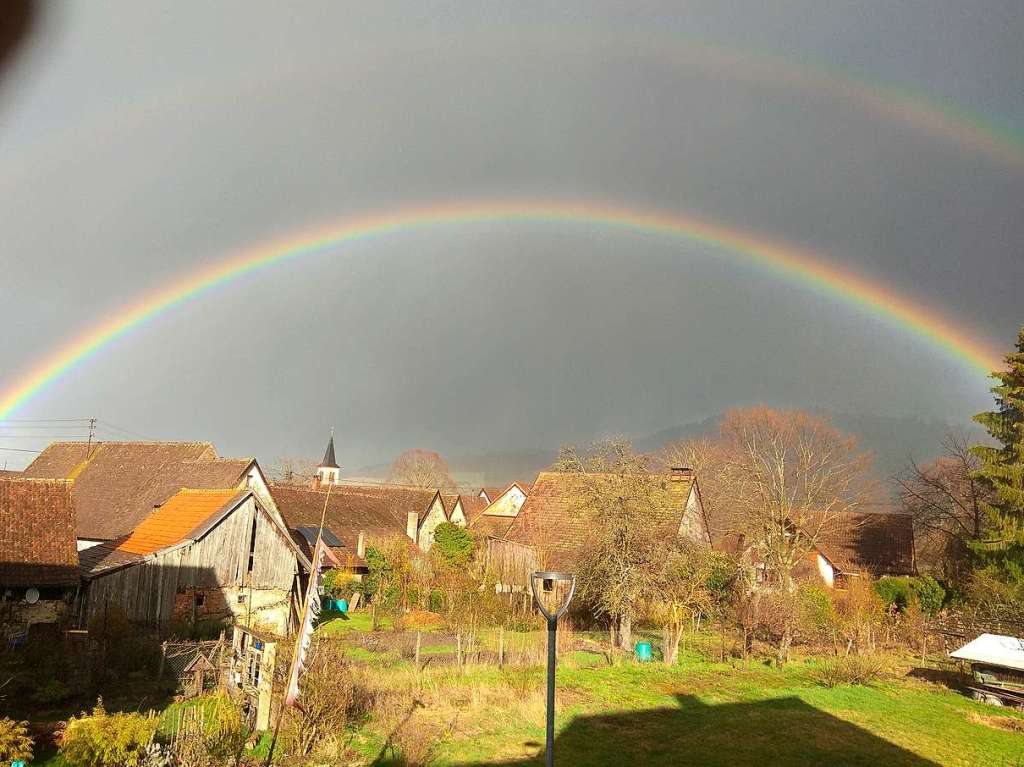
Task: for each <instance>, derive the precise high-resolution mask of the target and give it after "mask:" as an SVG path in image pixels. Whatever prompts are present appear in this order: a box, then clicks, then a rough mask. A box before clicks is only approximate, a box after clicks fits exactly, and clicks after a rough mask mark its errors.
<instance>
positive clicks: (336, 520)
mask: <svg viewBox="0 0 1024 767" xmlns="http://www.w3.org/2000/svg"><path fill="white" fill-rule="evenodd" d="M270 494H271V495H272V496H273V498H274V503H275V504H276V505H277V508H278V510H279V511H280V512H281V516H282V517H283V518H284V521H285V524H286V525H287V526H288V528H289V529H292V530H294V529H295V528H297V527H300V526H303V525H309V526H313V527H317V526H319V524H320V517H321V514H322V513H323V508H324V501H325V500H327V518H326V521H325V523H324V524H325V526H326V527H328V528H330V529H331V531H332V532H333V533H334V534H335V535H337V536H338V538H339V539H340V540H341V542H342V543H343V544H344V547H345V548H346V549H348V550H349V551H352V552H354V551H355V550H356V542H357V539H358V536H359V533H360V532H364V533H366V542H367V545H373V543H374V542H379V541H382V540H384V539H386V538H389V537H393V536H402V537H406V532H405V531H406V521H407V519H408V514H409V512H415V513H416V515H417V519H420V518H421V517H422V515H423V514H424V513H425V511H426V509H428V508H429V506H430V504H431V502H432V501H433V500H434V496H435V495H436V491H434V490H426V489H423V488H411V487H396V486H390V485H335V486H333V487H331V488H330V498H329V499H328V495H327V488H326V487H321V488H315V489H314V488H302V487H294V486H287V485H272V486H271V488H270ZM410 543H411V541H410ZM336 553H338V552H336ZM339 556H340V554H339Z"/></svg>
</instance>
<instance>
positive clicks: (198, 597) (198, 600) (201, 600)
mask: <svg viewBox="0 0 1024 767" xmlns="http://www.w3.org/2000/svg"><path fill="white" fill-rule="evenodd" d="M192 603H193V604H194V605H195V606H196V607H202V606H203V605H205V604H206V594H198V593H197V594H194V595H193V597H192Z"/></svg>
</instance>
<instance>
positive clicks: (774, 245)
mask: <svg viewBox="0 0 1024 767" xmlns="http://www.w3.org/2000/svg"><path fill="white" fill-rule="evenodd" d="M516 221H522V222H532V223H551V224H577V225H587V226H595V227H604V228H607V229H611V230H616V229H617V230H627V231H634V232H646V233H650V234H656V235H663V236H667V237H674V238H681V239H685V240H690V241H696V242H699V243H703V244H705V245H710V246H713V247H714V248H715V250H716V252H717V253H718V254H720V255H721V256H722V257H725V258H731V259H732V260H735V261H737V262H740V263H745V264H748V265H751V266H758V267H761V268H763V269H765V270H767V271H769V272H772V273H774V274H776V275H778V276H779V277H781V278H784V279H787V280H789V281H791V282H796V283H800V284H803V285H806V286H807V287H809V288H812V289H814V290H816V291H819V292H822V293H826V294H829V295H832V296H834V297H836V298H838V299H840V300H842V301H843V302H845V303H847V304H850V305H853V306H856V307H859V308H861V309H864V310H867V311H868V312H870V313H871V314H873V315H876V316H879V317H882V318H885V319H887V320H889V321H890V322H891V323H892V324H894V325H896V326H898V327H900V328H902V329H903V330H906V331H910V332H913V333H914V334H916V335H917V336H919V337H920V338H922V339H924V340H927V341H928V342H930V343H931V344H932V345H933V346H935V347H937V348H939V349H941V350H943V351H944V352H946V353H947V354H948V355H950V356H952V357H953V358H955V359H957V360H958V361H959V362H960V363H962V364H965V365H966V366H967V367H968V368H969V369H970V370H972V371H973V372H976V373H988V372H989V371H991V370H993V369H995V368H996V367H998V366H999V355H998V354H997V353H996V351H995V350H994V348H993V347H992V346H991V345H990V344H988V343H987V342H986V341H984V340H983V339H981V338H978V337H976V336H974V335H972V334H971V333H969V332H966V331H965V330H963V329H962V328H960V327H958V326H957V325H956V324H955V323H954V322H952V321H951V320H949V319H947V318H945V317H943V316H941V315H940V314H939V313H937V312H935V311H933V310H931V309H929V308H927V307H924V306H922V305H921V304H919V303H917V302H915V301H913V300H912V299H910V298H908V297H907V296H904V295H901V294H899V293H897V292H895V291H893V290H891V289H890V288H888V287H886V286H885V285H882V284H881V283H880V282H878V281H876V280H872V279H869V278H867V277H865V276H863V275H859V274H855V273H853V272H851V271H848V270H845V269H841V268H839V267H837V266H835V265H832V264H830V263H828V261H827V260H826V259H825V257H824V256H823V255H822V254H818V253H814V252H812V251H810V250H806V249H803V248H800V247H797V246H795V245H792V244H788V243H783V242H780V241H777V240H773V239H769V238H766V237H763V236H759V235H756V234H754V233H750V232H745V231H741V230H739V229H735V228H731V227H727V226H724V225H721V224H718V223H715V222H710V221H706V220H702V219H699V218H697V217H694V216H690V215H685V214H681V213H669V212H658V211H648V210H634V209H630V208H628V207H620V206H616V205H609V204H604V203H599V202H578V201H574V202H563V201H544V202H539V201H498V202H455V203H451V204H447V205H429V206H426V207H410V208H401V209H398V210H395V211H392V212H386V213H381V214H377V215H369V216H361V217H357V218H350V219H344V220H342V221H340V222H335V223H333V224H330V225H327V226H325V227H322V228H319V229H315V230H312V231H305V232H303V233H301V234H299V235H297V236H294V237H292V238H286V239H283V240H279V241H276V242H272V243H269V244H263V245H260V246H257V247H255V248H253V249H250V250H246V251H243V252H241V253H238V254H236V255H233V256H229V257H227V258H225V259H223V260H221V261H219V262H218V263H216V264H214V265H212V266H209V267H206V268H203V269H200V270H197V271H195V272H192V273H190V274H188V275H185V276H184V277H182V278H181V279H179V280H176V281H175V282H173V283H172V284H170V285H167V286H165V287H163V288H160V289H158V290H156V291H154V292H152V293H150V294H148V295H146V296H144V297H142V298H141V299H139V300H138V301H136V302H134V303H132V304H130V305H129V306H127V307H126V308H124V309H123V310H121V311H119V312H117V313H116V314H113V315H112V316H110V317H107V318H106V319H104V320H102V321H101V322H99V323H97V324H96V325H95V326H93V327H92V328H90V329H89V330H87V331H86V332H85V333H83V334H82V335H80V336H78V337H76V338H74V339H73V340H71V341H70V342H69V343H67V344H66V345H64V346H62V347H61V348H59V349H57V350H56V351H55V352H54V353H53V354H51V355H49V356H48V357H46V358H44V359H43V360H42V361H40V362H39V363H38V364H37V365H35V366H34V367H33V368H32V369H31V370H29V371H27V372H26V373H25V374H23V375H22V376H21V377H20V378H19V379H17V380H15V381H14V382H13V383H11V384H10V385H8V386H7V387H5V388H4V389H3V390H0V419H2V418H7V417H10V416H11V415H12V414H13V413H15V412H16V411H17V410H18V409H19V408H20V407H21V406H23V405H24V404H26V403H27V402H28V401H29V400H30V399H32V397H33V396H35V395H37V394H39V393H40V392H41V391H43V390H44V389H46V388H47V387H48V386H50V385H51V384H53V383H54V382H56V381H58V380H59V379H61V378H62V377H64V376H66V375H67V374H68V373H69V372H70V371H71V370H73V369H74V368H76V367H77V366H79V365H81V364H83V363H84V362H85V361H86V360H87V359H89V358H90V357H92V356H93V355H95V354H96V353H98V352H99V351H100V350H102V349H103V348H104V347H105V346H107V345H108V344H110V343H111V342H113V341H115V340H117V339H118V338H120V337H121V336H124V335H126V334H127V333H129V332H131V331H132V330H134V329H135V328H138V327H140V326H141V325H143V324H145V323H146V322H147V321H149V320H152V319H154V318H156V317H159V316H160V315H162V314H164V313H165V312H169V311H171V310H172V309H174V308H175V307H177V306H179V305H181V304H182V303H184V302H186V301H189V300H192V299H196V298H199V297H200V296H202V295H204V294H206V293H207V292H209V291H211V290H214V289H215V288H218V287H219V286H222V285H225V284H227V283H230V282H231V281H232V280H235V279H237V278H239V277H241V276H243V275H246V274H250V273H253V272H257V271H259V270H261V269H265V268H270V267H273V266H276V265H282V264H284V263H287V262H289V261H291V260H294V259H298V258H301V257H302V256H305V255H309V254H312V253H316V252H323V251H325V250H329V249H337V248H341V247H342V246H345V245H351V244H354V243H356V242H359V241H361V240H366V239H371V238H378V237H383V236H386V235H388V234H392V233H397V232H407V231H411V230H416V229H424V228H437V227H448V226H465V225H470V224H480V223H486V222H516Z"/></svg>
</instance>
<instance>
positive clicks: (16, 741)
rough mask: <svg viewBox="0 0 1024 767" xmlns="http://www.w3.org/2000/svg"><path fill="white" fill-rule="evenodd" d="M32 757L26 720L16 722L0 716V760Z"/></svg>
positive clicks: (30, 740) (6, 761)
mask: <svg viewBox="0 0 1024 767" xmlns="http://www.w3.org/2000/svg"><path fill="white" fill-rule="evenodd" d="M15 759H23V760H25V761H26V762H28V761H29V760H31V759H32V738H30V737H29V735H28V722H16V721H15V720H13V719H7V718H5V717H0V762H3V763H5V764H7V763H10V762H13V761H14V760H15Z"/></svg>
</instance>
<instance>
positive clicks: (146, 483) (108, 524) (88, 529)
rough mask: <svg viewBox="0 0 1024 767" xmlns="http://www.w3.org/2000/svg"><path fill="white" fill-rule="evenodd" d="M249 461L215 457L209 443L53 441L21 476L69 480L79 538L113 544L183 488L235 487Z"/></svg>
mask: <svg viewBox="0 0 1024 767" xmlns="http://www.w3.org/2000/svg"><path fill="white" fill-rule="evenodd" d="M251 464H252V459H226V458H218V457H217V452H216V451H215V450H214V448H213V445H211V444H210V443H209V442H100V443H96V442H94V443H93V444H92V447H91V451H90V449H89V447H88V445H87V444H86V443H84V442H54V443H52V444H51V445H50V446H49V447H47V448H46V450H44V451H43V452H42V453H41V454H40V455H39V457H38V458H36V460H34V461H33V462H32V463H31V464H30V465H29V466H28V468H27V469H25V476H27V477H45V478H51V479H73V480H75V483H74V490H73V495H74V500H75V511H76V513H77V523H78V530H77V534H78V537H79V538H91V539H96V540H113V539H115V538H120V537H121V536H123V535H126V534H128V533H129V532H131V531H132V530H133V529H135V527H137V526H138V524H139V523H140V522H142V520H143V519H145V518H146V517H147V516H148V515H149V514H150V513H151V512H152V511H153V507H155V506H157V505H158V504H160V503H163V502H164V501H166V500H167V499H168V498H170V497H171V496H172V495H174V494H175V493H176V492H178V491H179V490H181V489H182V488H184V487H191V488H208V489H217V488H226V487H237V486H241V485H242V483H243V482H244V477H245V474H246V472H247V470H248V468H249V466H250V465H251Z"/></svg>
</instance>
